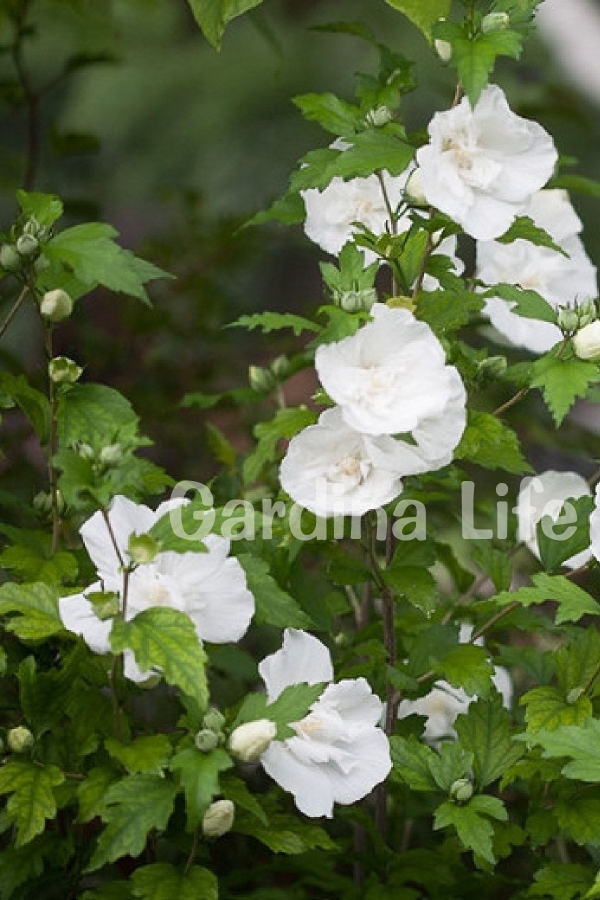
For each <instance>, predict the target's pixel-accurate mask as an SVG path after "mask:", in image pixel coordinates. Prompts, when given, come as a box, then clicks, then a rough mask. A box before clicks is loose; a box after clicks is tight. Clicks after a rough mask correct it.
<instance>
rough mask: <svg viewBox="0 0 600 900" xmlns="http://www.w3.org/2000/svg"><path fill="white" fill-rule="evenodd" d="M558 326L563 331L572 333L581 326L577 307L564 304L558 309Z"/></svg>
mask: <svg viewBox="0 0 600 900" xmlns="http://www.w3.org/2000/svg"><path fill="white" fill-rule="evenodd" d="M557 323H558V327H559V328H560V329H561V331H563V332H565V333H567V334H570V333H571V332H572V331H577V329H578V328H579V314H578V312H577V310H576V309H573V308H572V307H570V306H563V307H561V309H559V311H558V317H557Z"/></svg>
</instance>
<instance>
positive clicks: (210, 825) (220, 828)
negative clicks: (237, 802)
mask: <svg viewBox="0 0 600 900" xmlns="http://www.w3.org/2000/svg"><path fill="white" fill-rule="evenodd" d="M234 819H235V806H234V804H233V803H232V802H231V800H215V801H214V803H211V804H210V806H209V807H208V809H207V810H206V812H205V813H204V816H203V817H202V833H203V834H204V835H206V837H211V838H218V837H222V835H224V834H227V832H228V831H231V828H232V826H233V820H234Z"/></svg>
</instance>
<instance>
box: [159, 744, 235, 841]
mask: <svg viewBox="0 0 600 900" xmlns="http://www.w3.org/2000/svg"><path fill="white" fill-rule="evenodd" d="M232 766H233V762H232V760H231V758H230V756H229V755H228V754H227V753H226V752H225V751H224V750H221V749H216V750H213V751H212V752H211V753H201V752H200V750H197V749H196V748H195V747H189V748H188V749H186V750H180V751H179V753H177V754H176V755H175V756H174V757H173V759H172V760H171V766H170V768H171V770H172V771H173V772H178V773H179V779H180V781H181V784H182V787H183V791H184V793H185V808H186V815H187V830H188V831H194V829H195V828H197V826H198V824H199V823H200V820H201V818H202V816H203V815H204V813H205V812H206V810H207V808H208V806H209V805H210V803H211V802H212V799H213V797H214V796H215V795H216V794H218V793H219V790H220V789H219V774H220V773H221V772H225V771H226V770H227V769H231V767H232Z"/></svg>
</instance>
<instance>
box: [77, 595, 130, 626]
mask: <svg viewBox="0 0 600 900" xmlns="http://www.w3.org/2000/svg"><path fill="white" fill-rule="evenodd" d="M85 598H86V600H89V601H90V603H91V604H92V607H93V609H94V615H95V616H96V618H98V619H100V621H101V622H106V620H107V619H113V618H114V617H115V616H116V615H117V614H118V613H119V612H120V609H121V605H120V603H119V595H118V594H116V593H115V592H114V591H90V593H89V594H86V595H85Z"/></svg>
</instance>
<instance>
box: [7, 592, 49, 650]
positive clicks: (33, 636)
mask: <svg viewBox="0 0 600 900" xmlns="http://www.w3.org/2000/svg"><path fill="white" fill-rule="evenodd" d="M58 597H59V594H58V590H57V588H56V587H54V586H51V585H48V584H44V583H43V582H36V583H34V584H14V583H12V582H10V583H7V584H3V585H2V586H1V587H0V615H6V614H7V613H16V614H17V615H18V618H14V619H13V618H11V619H9V620H8V622H6V623H5V626H4V627H5V628H6V630H7V631H10V632H12V633H13V634H16V636H17V637H18V638H19V639H20V640H22V641H41V640H44V639H45V638H48V637H51V636H52V635H54V634H59V632H61V631H63V624H62V621H61V618H60V615H59V613H58Z"/></svg>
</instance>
